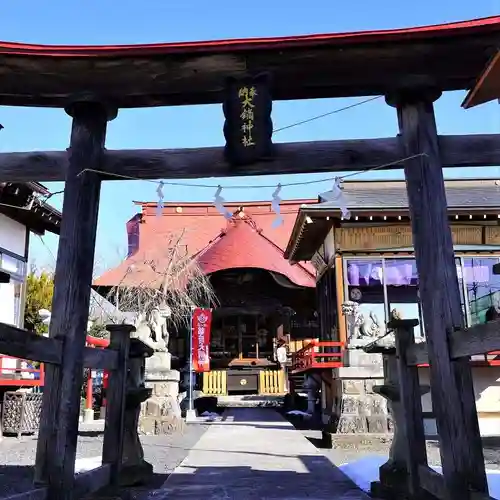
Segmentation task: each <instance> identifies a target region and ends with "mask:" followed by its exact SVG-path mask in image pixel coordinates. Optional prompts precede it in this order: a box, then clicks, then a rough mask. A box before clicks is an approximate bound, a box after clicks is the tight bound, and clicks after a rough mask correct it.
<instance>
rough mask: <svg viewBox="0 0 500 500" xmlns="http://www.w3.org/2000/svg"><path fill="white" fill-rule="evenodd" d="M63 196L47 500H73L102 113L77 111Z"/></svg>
mask: <svg viewBox="0 0 500 500" xmlns="http://www.w3.org/2000/svg"><path fill="white" fill-rule="evenodd" d="M67 111H68V113H69V114H70V115H71V116H72V117H73V127H72V132H71V148H70V151H69V161H68V169H67V172H66V184H65V189H64V204H63V213H64V215H63V218H62V223H61V234H60V239H59V249H58V254H57V264H56V272H55V277H54V299H53V309H52V318H51V325H50V335H51V337H53V338H55V339H56V340H58V341H61V342H62V343H63V353H62V362H61V364H60V365H47V368H46V373H45V387H44V393H43V407H42V416H41V421H40V432H39V437H38V446H37V456H36V472H35V481H36V482H37V483H44V484H47V485H48V486H49V498H50V499H51V500H72V499H73V493H72V491H73V486H74V468H75V458H76V444H77V436H78V417H79V413H80V388H81V386H82V382H83V355H84V349H85V342H86V326H87V320H88V312H89V303H90V286H91V284H92V269H93V264H94V252H95V238H96V231H97V215H98V210H99V195H100V189H101V179H100V176H99V175H97V174H94V173H90V172H87V173H85V174H83V175H79V174H80V173H81V172H82V171H83V170H84V169H85V168H99V166H100V165H101V157H102V152H103V148H104V141H105V136H106V124H107V121H108V118H109V114H108V110H107V109H106V108H105V107H104V106H101V105H99V104H97V103H92V102H82V103H76V104H75V105H73V106H72V107H71V108H70V109H68V110H67Z"/></svg>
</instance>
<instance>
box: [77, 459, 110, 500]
mask: <svg viewBox="0 0 500 500" xmlns="http://www.w3.org/2000/svg"><path fill="white" fill-rule="evenodd" d="M110 476H111V466H110V465H109V464H103V465H101V466H100V467H97V469H92V470H89V471H86V472H82V473H80V474H77V475H76V476H75V491H74V492H73V494H74V498H85V497H87V495H90V494H91V493H96V492H97V491H99V490H101V489H102V488H104V487H106V486H107V485H108V484H109V479H110Z"/></svg>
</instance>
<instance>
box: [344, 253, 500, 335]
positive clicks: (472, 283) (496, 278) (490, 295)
mask: <svg viewBox="0 0 500 500" xmlns="http://www.w3.org/2000/svg"><path fill="white" fill-rule="evenodd" d="M499 261H500V259H499V258H498V257H483V256H479V257H465V256H464V257H456V258H455V262H456V266H457V276H458V282H459V287H460V297H461V302H462V310H463V312H464V317H465V322H466V325H467V326H472V325H476V324H478V323H484V322H486V321H487V320H488V318H489V317H491V315H492V314H493V313H495V311H496V313H497V314H498V313H500V275H497V274H494V273H493V266H494V265H495V264H497V263H498V262H499ZM345 272H346V282H347V283H346V300H348V301H353V302H357V303H359V311H360V313H361V314H362V315H363V322H364V323H363V328H365V329H366V328H368V329H369V328H372V329H374V328H375V327H376V326H377V324H378V326H380V324H381V323H382V322H383V324H385V323H387V322H388V321H389V318H391V316H396V317H400V318H404V319H411V318H415V319H418V320H419V322H420V325H419V326H418V327H417V328H416V329H415V332H416V335H417V336H419V335H423V318H422V310H421V307H420V300H419V292H418V273H417V266H416V262H415V259H414V258H408V257H393V258H387V259H386V258H382V259H369V258H366V259H361V258H357V259H346V260H345ZM370 321H371V323H370ZM372 323H373V324H375V326H374V325H373V324H372ZM380 330H381V333H383V332H382V329H380Z"/></svg>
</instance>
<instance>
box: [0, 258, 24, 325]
mask: <svg viewBox="0 0 500 500" xmlns="http://www.w3.org/2000/svg"><path fill="white" fill-rule="evenodd" d="M0 269H1V270H2V271H4V272H6V273H8V274H9V275H10V283H0V304H1V305H0V322H2V323H7V324H9V325H14V326H17V327H20V326H21V325H22V324H23V310H22V306H23V294H24V284H25V280H26V262H25V261H24V260H23V259H21V258H19V257H16V256H13V255H11V254H7V253H5V252H4V251H3V250H0Z"/></svg>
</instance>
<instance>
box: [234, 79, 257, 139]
mask: <svg viewBox="0 0 500 500" xmlns="http://www.w3.org/2000/svg"><path fill="white" fill-rule="evenodd" d="M256 95H257V90H256V88H255V87H241V88H240V89H239V90H238V97H239V98H240V101H241V114H240V118H241V121H242V124H241V131H242V132H243V136H242V138H241V143H242V144H243V146H245V147H246V148H247V147H249V146H255V142H254V140H253V137H252V130H253V127H254V118H255V115H254V108H255V104H254V102H253V100H254V98H255V96H256Z"/></svg>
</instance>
